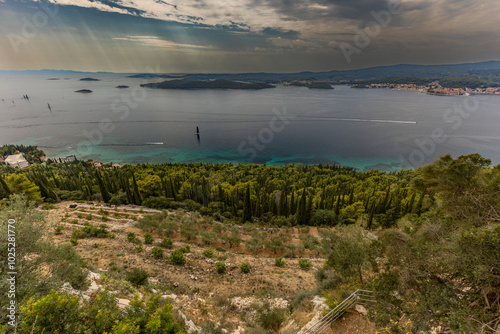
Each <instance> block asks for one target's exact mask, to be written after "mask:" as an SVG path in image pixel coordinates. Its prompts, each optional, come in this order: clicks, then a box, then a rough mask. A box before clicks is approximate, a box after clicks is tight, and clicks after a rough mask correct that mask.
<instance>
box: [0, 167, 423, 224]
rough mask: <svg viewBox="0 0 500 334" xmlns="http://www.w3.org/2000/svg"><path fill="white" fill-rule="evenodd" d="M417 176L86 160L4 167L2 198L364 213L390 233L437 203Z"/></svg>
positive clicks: (218, 214) (316, 220)
mask: <svg viewBox="0 0 500 334" xmlns="http://www.w3.org/2000/svg"><path fill="white" fill-rule="evenodd" d="M415 175H416V174H415V173H414V172H412V171H401V172H398V173H383V172H379V171H370V172H357V171H355V170H353V169H350V168H345V167H339V166H321V165H317V166H303V165H300V164H299V165H296V166H293V165H289V166H285V167H271V166H261V165H241V164H240V165H231V164H213V165H212V164H171V165H143V166H137V167H133V166H130V165H127V166H125V167H124V168H121V169H113V168H111V167H109V169H106V167H105V168H104V169H101V170H96V169H95V168H93V167H91V165H90V164H89V163H87V162H75V163H71V164H70V163H66V164H60V163H52V164H49V165H48V166H47V167H42V166H35V167H32V168H30V169H26V170H21V171H19V170H15V169H13V168H9V167H6V166H4V167H3V168H2V169H1V181H0V182H1V184H3V187H0V197H4V196H5V195H6V194H8V193H10V192H13V193H20V192H25V191H26V190H28V189H31V190H33V191H31V190H30V191H29V193H30V196H31V199H33V200H36V199H40V198H44V200H45V201H46V202H57V201H60V200H75V201H90V200H94V201H104V202H106V203H110V204H142V205H145V206H148V207H152V208H156V209H167V208H185V209H188V210H192V211H200V213H202V214H203V215H213V216H214V217H215V218H218V219H229V220H234V221H240V222H241V221H255V222H263V223H270V224H274V225H278V226H280V225H289V226H290V225H297V224H298V225H334V224H337V223H354V222H355V221H356V220H357V219H358V218H360V217H361V216H363V215H367V220H368V225H369V227H371V225H372V223H373V222H374V221H377V222H379V224H380V225H382V226H384V227H389V226H392V225H393V224H394V223H395V222H396V220H397V219H398V218H400V217H402V216H404V215H405V214H408V213H416V214H419V213H421V212H422V211H424V210H426V208H428V207H429V205H430V204H431V203H432V201H433V198H432V196H429V193H428V192H427V190H426V188H425V187H424V186H423V185H421V184H420V183H419V182H415V181H412V179H414V178H415ZM31 186H36V187H38V189H39V192H38V191H35V190H34V188H32V187H31ZM30 187H31V188H30Z"/></svg>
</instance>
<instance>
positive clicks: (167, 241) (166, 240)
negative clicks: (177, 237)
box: [160, 237, 174, 249]
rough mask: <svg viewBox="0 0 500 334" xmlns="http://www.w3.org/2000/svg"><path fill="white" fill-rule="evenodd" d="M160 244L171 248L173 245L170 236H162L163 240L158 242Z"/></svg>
mask: <svg viewBox="0 0 500 334" xmlns="http://www.w3.org/2000/svg"><path fill="white" fill-rule="evenodd" d="M160 246H161V247H164V248H169V249H170V248H172V247H174V241H173V240H172V239H170V238H167V237H165V238H163V240H162V241H161V242H160Z"/></svg>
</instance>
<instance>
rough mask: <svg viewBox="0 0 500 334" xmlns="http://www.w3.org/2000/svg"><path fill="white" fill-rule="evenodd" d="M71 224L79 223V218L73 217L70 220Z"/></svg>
mask: <svg viewBox="0 0 500 334" xmlns="http://www.w3.org/2000/svg"><path fill="white" fill-rule="evenodd" d="M69 223H70V224H78V219H73V220H70V221H69Z"/></svg>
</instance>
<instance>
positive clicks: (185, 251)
mask: <svg viewBox="0 0 500 334" xmlns="http://www.w3.org/2000/svg"><path fill="white" fill-rule="evenodd" d="M179 250H180V251H181V252H183V253H184V254H186V253H189V252H191V247H190V246H189V245H184V247H181V248H179Z"/></svg>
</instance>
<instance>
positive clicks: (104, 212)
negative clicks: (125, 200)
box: [97, 209, 109, 216]
mask: <svg viewBox="0 0 500 334" xmlns="http://www.w3.org/2000/svg"><path fill="white" fill-rule="evenodd" d="M97 213H98V214H100V215H101V216H107V215H109V211H108V210H104V209H99V211H97Z"/></svg>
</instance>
